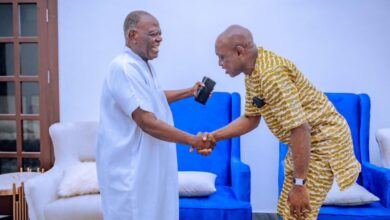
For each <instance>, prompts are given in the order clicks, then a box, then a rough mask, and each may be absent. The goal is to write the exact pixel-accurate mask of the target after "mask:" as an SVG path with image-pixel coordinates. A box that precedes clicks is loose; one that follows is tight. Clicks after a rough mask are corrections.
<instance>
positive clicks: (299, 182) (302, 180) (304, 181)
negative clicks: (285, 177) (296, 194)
mask: <svg viewBox="0 0 390 220" xmlns="http://www.w3.org/2000/svg"><path fill="white" fill-rule="evenodd" d="M293 182H294V184H295V185H299V186H302V185H304V184H305V183H306V179H300V178H294V181H293Z"/></svg>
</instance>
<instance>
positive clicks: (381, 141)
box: [375, 128, 390, 168]
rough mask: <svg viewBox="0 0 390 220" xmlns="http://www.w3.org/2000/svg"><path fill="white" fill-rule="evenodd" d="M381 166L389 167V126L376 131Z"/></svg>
mask: <svg viewBox="0 0 390 220" xmlns="http://www.w3.org/2000/svg"><path fill="white" fill-rule="evenodd" d="M375 136H376V141H377V142H378V146H379V151H380V158H381V163H382V166H383V167H385V168H390V128H382V129H379V130H378V131H377V132H376V133H375Z"/></svg>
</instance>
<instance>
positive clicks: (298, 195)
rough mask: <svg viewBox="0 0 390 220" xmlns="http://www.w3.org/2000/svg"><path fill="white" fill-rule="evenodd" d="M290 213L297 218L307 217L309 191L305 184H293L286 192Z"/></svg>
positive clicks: (299, 219) (309, 208)
mask: <svg viewBox="0 0 390 220" xmlns="http://www.w3.org/2000/svg"><path fill="white" fill-rule="evenodd" d="M287 201H288V204H289V206H290V214H291V215H292V216H294V217H295V219H298V220H304V219H307V217H308V213H309V212H310V211H311V207H310V199H309V192H308V190H307V188H306V186H293V187H292V189H291V190H290V192H289V194H288V199H287Z"/></svg>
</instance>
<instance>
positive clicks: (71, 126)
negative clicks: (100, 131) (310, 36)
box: [25, 122, 103, 220]
mask: <svg viewBox="0 0 390 220" xmlns="http://www.w3.org/2000/svg"><path fill="white" fill-rule="evenodd" d="M97 125H98V123H97V122H76V123H56V124H53V125H52V126H50V128H49V133H50V136H51V138H52V141H53V145H54V156H55V162H54V166H53V167H52V168H51V169H50V170H48V171H47V172H45V173H44V174H43V175H40V176H38V177H36V178H33V179H31V180H29V181H28V182H27V183H26V184H25V193H26V199H27V203H28V212H29V217H30V219H31V220H99V219H103V216H102V208H101V202H100V195H99V194H94V195H83V196H76V197H70V198H59V196H58V194H57V192H58V186H59V183H60V182H61V180H62V177H63V175H64V170H65V169H66V168H67V167H69V166H72V165H76V164H77V163H80V162H84V161H95V148H96V130H97Z"/></svg>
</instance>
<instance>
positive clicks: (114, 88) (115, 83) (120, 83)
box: [107, 63, 152, 117]
mask: <svg viewBox="0 0 390 220" xmlns="http://www.w3.org/2000/svg"><path fill="white" fill-rule="evenodd" d="M132 71H137V70H135V69H134V68H132V67H131V66H127V68H126V71H125V69H124V67H123V66H121V65H119V64H118V63H113V64H111V66H110V74H109V77H108V82H107V83H108V87H109V90H110V92H111V95H112V97H113V99H114V100H115V102H116V103H117V104H118V106H119V107H120V108H121V109H122V110H123V112H124V113H125V114H127V115H128V116H129V117H132V116H131V114H132V113H133V112H134V110H136V109H137V108H138V107H140V108H142V109H143V110H145V111H149V112H152V107H151V104H150V99H149V98H148V97H147V96H142V94H143V92H142V91H138V90H139V89H140V86H139V84H140V82H137V80H138V79H137V78H136V77H135V76H134V74H131V73H127V72H132Z"/></svg>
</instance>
